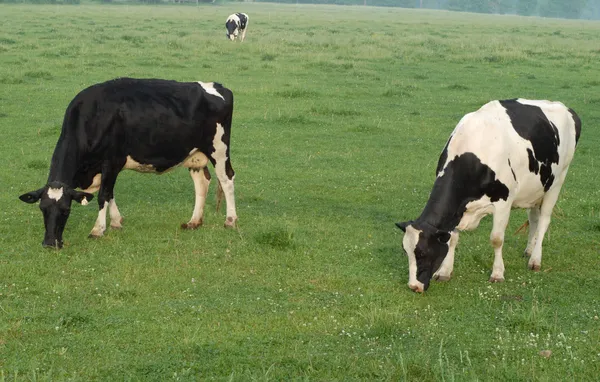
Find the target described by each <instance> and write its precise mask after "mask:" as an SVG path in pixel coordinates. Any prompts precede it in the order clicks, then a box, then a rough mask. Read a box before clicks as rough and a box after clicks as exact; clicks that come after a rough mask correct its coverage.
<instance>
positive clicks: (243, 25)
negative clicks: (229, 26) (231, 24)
mask: <svg viewBox="0 0 600 382" xmlns="http://www.w3.org/2000/svg"><path fill="white" fill-rule="evenodd" d="M236 16H237V17H238V18H239V19H240V29H242V30H243V29H246V23H248V18H247V17H246V15H245V14H243V13H236Z"/></svg>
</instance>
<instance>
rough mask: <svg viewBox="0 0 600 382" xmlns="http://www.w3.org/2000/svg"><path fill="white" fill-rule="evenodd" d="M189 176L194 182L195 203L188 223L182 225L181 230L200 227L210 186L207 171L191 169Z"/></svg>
mask: <svg viewBox="0 0 600 382" xmlns="http://www.w3.org/2000/svg"><path fill="white" fill-rule="evenodd" d="M190 176H191V177H192V180H193V181H194V190H195V194H196V203H195V204H194V212H193V214H192V218H191V219H190V221H189V222H187V223H183V224H182V225H181V228H183V229H195V228H198V227H199V226H201V225H202V223H203V219H204V205H205V203H206V194H207V193H208V186H209V185H210V173H209V172H208V169H207V168H206V167H204V168H203V169H198V168H191V169H190Z"/></svg>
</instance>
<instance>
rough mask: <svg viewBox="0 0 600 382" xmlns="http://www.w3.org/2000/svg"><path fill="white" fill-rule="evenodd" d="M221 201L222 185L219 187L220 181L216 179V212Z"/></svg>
mask: <svg viewBox="0 0 600 382" xmlns="http://www.w3.org/2000/svg"><path fill="white" fill-rule="evenodd" d="M222 201H223V187H221V182H219V181H217V207H216V209H217V212H219V209H220V208H221V202H222Z"/></svg>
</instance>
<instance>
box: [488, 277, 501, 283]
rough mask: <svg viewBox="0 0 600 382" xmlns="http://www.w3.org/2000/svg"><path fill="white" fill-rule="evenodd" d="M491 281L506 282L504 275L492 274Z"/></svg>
mask: <svg viewBox="0 0 600 382" xmlns="http://www.w3.org/2000/svg"><path fill="white" fill-rule="evenodd" d="M490 282H491V283H503V282H504V277H500V276H491V277H490Z"/></svg>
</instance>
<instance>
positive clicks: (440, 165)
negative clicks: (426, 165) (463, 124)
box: [435, 136, 452, 176]
mask: <svg viewBox="0 0 600 382" xmlns="http://www.w3.org/2000/svg"><path fill="white" fill-rule="evenodd" d="M451 140H452V136H450V138H449V139H448V142H446V146H444V149H443V150H442V153H441V154H440V159H439V160H438V164H437V168H436V169H435V175H436V176H437V174H439V173H440V171H442V169H443V168H444V164H446V159H448V145H449V144H450V141H451Z"/></svg>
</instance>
